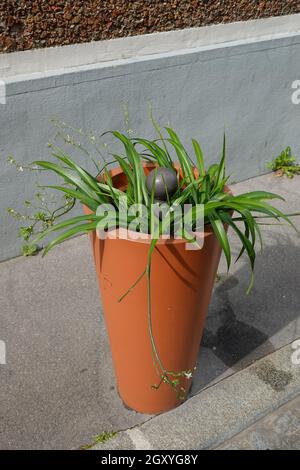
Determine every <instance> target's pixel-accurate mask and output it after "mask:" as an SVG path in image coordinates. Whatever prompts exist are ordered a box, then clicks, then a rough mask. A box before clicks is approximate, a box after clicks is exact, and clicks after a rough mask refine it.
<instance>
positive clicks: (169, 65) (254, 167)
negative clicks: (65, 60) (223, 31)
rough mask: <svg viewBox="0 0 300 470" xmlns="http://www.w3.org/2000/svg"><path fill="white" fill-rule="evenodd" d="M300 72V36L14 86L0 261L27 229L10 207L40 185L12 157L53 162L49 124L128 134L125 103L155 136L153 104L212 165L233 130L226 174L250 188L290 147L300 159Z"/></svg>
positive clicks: (3, 166) (3, 128) (142, 129)
mask: <svg viewBox="0 0 300 470" xmlns="http://www.w3.org/2000/svg"><path fill="white" fill-rule="evenodd" d="M299 63H300V34H296V33H295V34H291V35H290V36H288V37H283V38H274V39H270V40H264V41H262V40H260V41H257V42H254V41H252V42H245V43H239V42H238V41H236V42H234V43H232V44H231V43H226V44H221V45H220V44H218V45H217V46H216V47H213V46H208V47H202V48H198V49H193V50H191V51H185V52H178V53H176V52H172V53H165V54H161V55H156V56H155V57H145V58H138V59H136V60H135V59H128V60H118V61H114V62H113V63H106V64H98V65H92V66H87V67H78V68H77V69H74V70H72V71H70V72H66V71H63V72H62V71H61V72H57V73H54V72H51V73H48V74H47V73H36V74H33V75H31V76H30V75H28V76H18V77H16V78H9V79H7V81H6V104H5V105H4V104H0V152H1V160H0V216H1V225H0V259H1V260H4V259H7V258H10V257H13V256H16V255H18V254H19V250H20V245H21V242H20V240H19V239H18V238H17V226H18V225H19V224H18V223H16V222H15V221H14V220H13V219H12V218H11V217H9V216H8V215H6V208H7V207H9V206H12V207H14V208H16V209H18V208H21V207H22V202H23V200H24V199H25V198H30V196H31V195H32V192H33V186H34V180H35V175H34V174H32V173H28V174H27V173H26V174H25V173H16V171H15V170H14V169H13V168H11V167H10V166H9V165H8V164H7V163H6V158H7V155H8V154H13V155H14V156H15V158H16V159H17V160H18V161H21V162H23V163H24V164H25V163H26V162H30V161H32V160H34V159H37V158H45V159H46V158H47V156H48V150H47V148H46V143H47V141H48V140H49V138H50V137H51V135H52V134H53V129H52V127H51V124H50V122H49V120H50V118H51V117H57V118H60V119H61V120H64V121H66V122H68V123H71V124H72V125H74V126H78V127H82V128H84V129H88V130H91V131H94V132H95V133H100V132H102V131H104V130H106V129H113V128H118V129H124V124H123V121H124V119H123V114H122V106H121V103H122V102H124V101H126V102H128V109H129V113H130V118H131V127H132V128H133V129H134V131H135V132H136V133H137V134H143V135H146V136H150V137H151V136H153V130H152V127H151V124H150V123H149V120H148V117H147V101H150V102H151V103H152V106H153V110H154V114H155V117H156V119H157V120H158V121H159V122H160V123H161V124H165V123H171V125H172V126H173V127H174V128H175V129H176V130H177V131H178V133H179V134H180V135H181V137H182V138H183V140H184V142H185V143H186V144H187V146H190V144H189V142H190V139H191V138H192V137H197V138H199V140H200V141H201V143H202V147H203V150H204V152H205V156H206V159H207V163H211V162H213V161H215V160H216V159H218V158H219V155H220V148H221V142H222V133H223V130H224V127H225V128H226V133H227V141H228V153H227V154H228V165H227V166H228V171H229V173H231V174H232V179H234V180H242V179H246V178H249V177H252V176H255V175H258V174H261V173H263V172H265V162H266V161H268V160H270V159H271V158H272V157H274V156H275V155H276V154H278V153H279V152H280V151H281V150H282V149H283V148H284V147H285V146H287V145H291V146H292V147H293V149H294V150H295V152H296V153H297V152H298V154H300V141H299V118H300V105H299V106H296V105H293V104H292V101H291V95H292V92H293V90H292V88H291V86H292V83H293V81H294V80H297V79H300V70H299ZM91 169H92V166H91ZM77 211H80V207H79V208H78V209H77Z"/></svg>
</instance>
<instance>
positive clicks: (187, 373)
mask: <svg viewBox="0 0 300 470" xmlns="http://www.w3.org/2000/svg"><path fill="white" fill-rule="evenodd" d="M184 375H185V376H186V378H187V379H191V378H192V377H193V374H192V373H191V372H185V374H184Z"/></svg>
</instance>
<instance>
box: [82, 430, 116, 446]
mask: <svg viewBox="0 0 300 470" xmlns="http://www.w3.org/2000/svg"><path fill="white" fill-rule="evenodd" d="M117 434H118V433H117V432H116V431H109V432H108V431H104V432H103V433H102V434H99V435H98V436H95V437H94V440H93V442H92V443H91V444H86V445H84V446H82V447H81V450H88V449H91V448H92V447H93V446H95V445H96V444H104V443H105V442H107V441H109V440H110V439H113V438H114V437H115V436H116V435H117Z"/></svg>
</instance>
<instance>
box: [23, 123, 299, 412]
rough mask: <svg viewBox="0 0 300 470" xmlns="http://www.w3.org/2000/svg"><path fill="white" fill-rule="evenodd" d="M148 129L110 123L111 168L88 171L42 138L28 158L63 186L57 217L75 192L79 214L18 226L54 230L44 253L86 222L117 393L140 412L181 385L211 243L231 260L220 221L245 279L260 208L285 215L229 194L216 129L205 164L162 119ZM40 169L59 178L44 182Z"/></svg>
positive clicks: (164, 404) (259, 198)
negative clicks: (235, 246)
mask: <svg viewBox="0 0 300 470" xmlns="http://www.w3.org/2000/svg"><path fill="white" fill-rule="evenodd" d="M157 130H158V133H159V136H158V137H159V138H158V139H157V140H148V139H146V138H134V137H128V136H127V135H125V134H122V133H120V132H118V131H112V132H111V133H110V135H111V136H113V138H114V139H116V140H117V141H119V143H120V144H121V146H122V148H123V151H122V152H121V153H114V154H113V157H112V160H111V161H110V163H109V164H112V163H113V164H115V165H114V167H113V168H112V169H111V170H110V171H109V169H108V164H107V163H105V164H104V166H103V168H102V169H101V168H100V167H97V169H96V171H95V174H91V173H90V172H88V171H87V170H86V169H85V168H83V167H82V166H79V165H78V164H77V163H76V162H75V159H72V158H71V157H70V156H69V155H68V154H67V153H66V152H65V151H63V150H62V149H60V148H53V152H52V157H53V158H52V160H51V161H43V160H39V161H35V162H33V164H32V168H39V169H41V170H43V171H45V170H46V171H48V172H49V184H47V185H46V186H45V187H47V188H49V187H50V188H51V189H53V190H55V191H58V192H60V193H62V194H63V195H65V196H66V197H67V200H68V207H67V209H66V210H62V211H61V213H62V214H63V215H64V217H66V212H67V211H68V210H69V208H71V207H73V205H74V202H75V201H78V202H79V203H81V204H82V205H83V206H84V215H81V216H76V217H67V218H64V220H63V221H61V222H57V220H56V219H57V217H56V216H53V217H52V218H51V217H50V218H49V220H48V221H47V223H44V226H43V227H42V230H41V231H40V233H39V234H38V235H34V231H33V230H29V231H28V233H27V235H28V237H27V238H30V237H31V236H33V242H32V243H33V244H34V245H37V244H39V243H40V242H41V240H42V239H44V238H45V237H47V236H48V235H50V234H53V233H56V232H58V234H57V236H56V237H55V238H54V239H53V240H52V241H50V242H49V243H48V244H47V245H46V246H45V247H44V254H46V253H48V252H49V251H50V250H51V249H52V248H53V247H55V246H56V245H57V244H59V243H61V242H63V241H64V240H66V239H68V238H70V237H72V236H74V235H77V234H81V233H89V234H90V238H91V243H92V248H93V254H94V259H95V267H96V272H97V276H98V280H99V287H100V291H101V297H102V300H103V306H104V315H105V321H106V326H107V330H108V335H109V340H110V346H111V351H112V357H113V362H114V368H115V373H116V379H117V384H118V390H119V394H120V396H121V398H122V399H123V401H124V402H125V404H126V405H127V406H129V407H131V408H133V409H135V410H137V411H139V412H143V413H160V412H163V411H166V410H168V409H171V408H173V407H175V406H178V405H179V404H180V403H181V402H182V401H183V400H185V399H186V397H187V394H188V391H189V388H190V385H191V381H192V376H193V372H194V369H195V366H196V358H197V353H198V349H199V345H200V341H201V337H202V332H203V327H204V323H205V317H206V312H207V308H208V305H209V301H210V297H211V292H212V288H213V284H214V279H215V276H216V272H217V268H218V264H219V260H220V255H221V253H222V251H223V253H224V255H225V258H226V261H227V266H228V269H229V267H230V265H231V261H232V259H231V258H232V257H231V247H230V239H229V238H228V235H227V231H228V228H230V229H232V230H233V231H234V232H235V234H236V235H237V237H238V239H239V241H240V243H241V250H240V253H239V255H238V258H240V257H241V256H242V255H243V254H246V256H247V257H248V259H249V262H250V285H249V289H248V290H249V291H250V289H251V286H252V284H253V270H254V264H255V257H256V247H257V242H258V243H259V244H261V242H262V237H261V231H260V222H259V219H260V218H272V219H275V220H276V221H278V220H283V221H284V222H286V223H288V224H289V225H291V226H292V227H294V225H293V223H292V222H291V220H290V218H289V216H288V215H286V214H284V213H283V212H281V211H280V210H279V209H277V208H276V207H274V206H273V205H271V204H270V201H271V200H273V199H281V197H280V196H279V195H277V194H273V193H269V192H266V191H253V192H248V193H244V194H239V195H233V194H232V192H231V191H230V189H229V188H228V187H227V186H226V183H227V180H228V177H227V176H226V173H225V137H224V141H223V148H222V151H221V157H220V162H219V163H215V164H213V165H211V166H209V167H208V168H206V167H205V163H204V159H203V154H202V150H201V147H200V144H199V142H198V141H197V140H195V139H193V140H192V144H193V149H194V155H193V157H191V156H190V155H189V154H188V152H187V150H186V149H185V147H184V146H183V144H182V142H181V140H180V139H179V137H178V135H177V134H176V133H175V132H174V130H173V129H171V128H166V129H165V136H163V135H162V133H161V130H160V129H157ZM194 162H196V163H194ZM51 174H55V175H58V176H59V178H60V179H61V180H62V182H61V184H52V181H51V178H50V176H51ZM137 208H138V210H137ZM139 211H140V212H143V216H142V217H137V212H139ZM56 215H57V214H56ZM59 215H60V213H59ZM67 215H68V214H67ZM139 216H140V214H139ZM137 220H138V222H137ZM199 220H200V222H201V223H200V224H199ZM183 222H184V223H183ZM186 222H188V227H189V229H186ZM178 227H179V231H178ZM166 228H168V232H167V233H168V236H167V237H166V236H165V234H166ZM23 230H24V228H23ZM99 234H100V235H99ZM194 234H197V236H196V237H194V236H193V235H194ZM199 240H200V242H199ZM195 245H196V246H195ZM189 248H193V249H189ZM196 248H198V249H196ZM199 248H200V249H199Z"/></svg>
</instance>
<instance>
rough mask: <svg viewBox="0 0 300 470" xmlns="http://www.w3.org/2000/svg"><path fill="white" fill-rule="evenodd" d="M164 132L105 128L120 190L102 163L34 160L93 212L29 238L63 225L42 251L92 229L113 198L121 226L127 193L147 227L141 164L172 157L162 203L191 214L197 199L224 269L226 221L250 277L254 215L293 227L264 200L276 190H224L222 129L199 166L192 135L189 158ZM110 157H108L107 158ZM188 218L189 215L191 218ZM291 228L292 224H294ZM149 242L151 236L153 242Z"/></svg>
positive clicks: (58, 153)
mask: <svg viewBox="0 0 300 470" xmlns="http://www.w3.org/2000/svg"><path fill="white" fill-rule="evenodd" d="M165 132H166V136H165V137H162V135H161V133H160V135H159V137H160V138H159V139H157V140H148V139H145V138H131V137H128V136H127V135H125V134H122V133H121V132H119V131H110V132H109V133H110V134H112V135H113V136H114V138H115V139H117V140H118V141H119V143H120V144H121V145H122V148H123V153H120V154H116V153H114V154H112V157H113V162H115V163H116V164H118V165H119V166H120V167H121V169H122V170H123V172H124V174H125V175H126V178H127V183H128V184H127V188H126V189H125V190H124V191H120V190H119V189H118V188H117V187H114V181H113V179H112V178H111V176H110V173H109V171H108V169H107V164H105V165H104V169H103V170H102V171H101V172H100V174H99V173H98V174H95V175H92V174H90V173H89V172H88V171H87V170H86V169H84V168H82V167H81V166H79V165H78V164H76V162H75V161H74V160H73V159H72V158H70V156H69V155H67V154H66V153H65V152H64V151H63V150H61V149H55V150H54V151H53V153H52V156H53V158H54V161H35V162H33V164H34V165H37V166H38V167H39V168H41V169H46V170H49V171H51V172H54V173H56V174H57V175H59V176H60V177H61V178H62V184H61V185H52V186H51V185H48V186H45V187H47V188H52V189H55V190H58V191H61V192H63V193H64V194H65V195H67V196H69V197H70V198H73V199H74V200H78V201H80V202H81V203H82V204H85V205H86V206H87V207H88V208H89V209H91V210H92V211H93V212H94V214H92V215H82V216H78V217H73V218H69V219H67V220H64V221H63V222H60V223H57V224H54V225H53V226H51V227H50V228H48V229H47V230H45V231H44V232H42V233H41V234H39V236H38V237H37V238H36V240H35V243H37V242H38V241H40V240H41V239H42V238H44V237H45V236H47V235H49V234H50V233H52V232H56V231H59V232H60V231H63V230H65V229H66V230H65V231H63V232H62V233H60V234H59V235H58V236H57V237H56V238H55V239H54V240H53V241H51V242H50V243H49V244H48V245H47V246H46V248H45V250H44V254H46V253H47V252H48V251H49V250H50V249H51V248H53V247H54V246H55V245H57V244H58V243H61V242H62V241H64V240H66V239H67V238H69V237H72V236H73V235H76V234H79V233H85V232H89V231H92V230H95V229H96V227H97V224H98V222H99V221H100V220H101V216H98V215H96V211H97V208H98V206H99V205H100V204H113V206H114V208H115V210H116V213H117V227H125V228H127V226H128V225H127V224H129V223H130V222H131V220H132V219H133V217H132V218H131V217H130V216H128V217H127V218H126V220H124V218H123V217H122V209H123V206H122V204H124V196H126V199H127V207H128V208H130V206H131V205H133V204H143V205H144V206H146V208H147V209H148V218H149V224H148V226H149V227H151V217H153V214H152V212H151V210H150V207H151V204H152V203H153V200H154V197H153V191H152V192H151V193H149V192H148V190H147V187H146V178H145V173H144V165H145V164H149V163H150V164H153V166H154V167H163V168H170V169H174V163H177V165H179V167H180V168H181V171H180V172H179V171H177V177H178V189H177V191H176V192H175V193H174V194H173V195H172V196H171V197H168V198H167V204H168V205H169V206H170V207H171V206H172V205H175V206H176V205H180V206H182V205H183V204H190V205H191V206H192V209H191V216H192V217H195V215H196V211H197V204H202V205H203V214H204V224H206V225H210V226H211V227H212V229H213V231H214V233H215V235H216V237H217V238H218V240H219V242H220V245H221V247H222V250H223V252H224V254H225V257H226V261H227V266H228V269H229V267H230V265H231V262H232V256H231V248H230V242H229V239H228V235H227V230H226V228H225V227H227V226H228V227H230V228H232V229H233V231H234V232H235V233H236V235H237V237H238V238H239V240H240V243H241V249H240V252H239V255H238V257H237V259H239V258H240V257H241V255H242V254H243V253H244V252H245V253H246V254H247V255H248V258H249V261H250V266H251V272H252V275H251V282H250V286H249V289H250V288H251V286H252V283H253V269H254V264H255V256H256V241H257V240H259V242H260V245H261V244H262V236H261V232H260V227H259V222H258V219H259V218H265V217H267V218H274V219H276V220H277V221H278V220H280V219H282V220H283V221H285V222H287V223H288V224H290V225H291V226H293V227H294V225H293V223H292V222H291V220H290V219H289V217H288V216H287V215H286V214H284V213H283V212H281V211H280V210H279V209H277V208H276V207H274V206H273V205H271V204H270V203H269V201H270V200H272V199H283V198H282V197H281V196H279V195H278V194H273V193H270V192H266V191H252V192H248V193H244V194H240V195H237V196H234V195H233V194H231V193H230V192H226V191H225V185H226V182H227V181H228V177H227V176H226V174H225V154H226V139H225V135H224V139H223V148H222V152H221V158H220V161H219V163H214V164H212V165H211V166H209V167H208V168H207V169H206V168H205V164H204V158H203V153H202V150H201V146H200V144H199V142H198V141H197V140H196V139H192V145H193V150H194V155H193V158H192V157H191V156H190V155H189V153H188V152H187V150H186V149H185V147H184V146H183V144H182V142H181V140H180V139H179V137H178V135H177V134H176V133H175V131H174V130H173V129H171V128H169V127H167V128H165ZM110 163H112V162H110ZM169 215H170V219H171V225H172V223H173V224H174V215H173V212H172V211H171V210H170V214H169ZM193 220H194V219H193ZM162 225H163V223H161V224H160V225H159V227H160V228H159V230H158V232H157V233H156V234H153V233H152V237H153V238H154V239H158V238H159V236H160V234H161V230H162V227H161V226H162ZM294 228H295V227H294ZM154 243H155V242H154Z"/></svg>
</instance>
